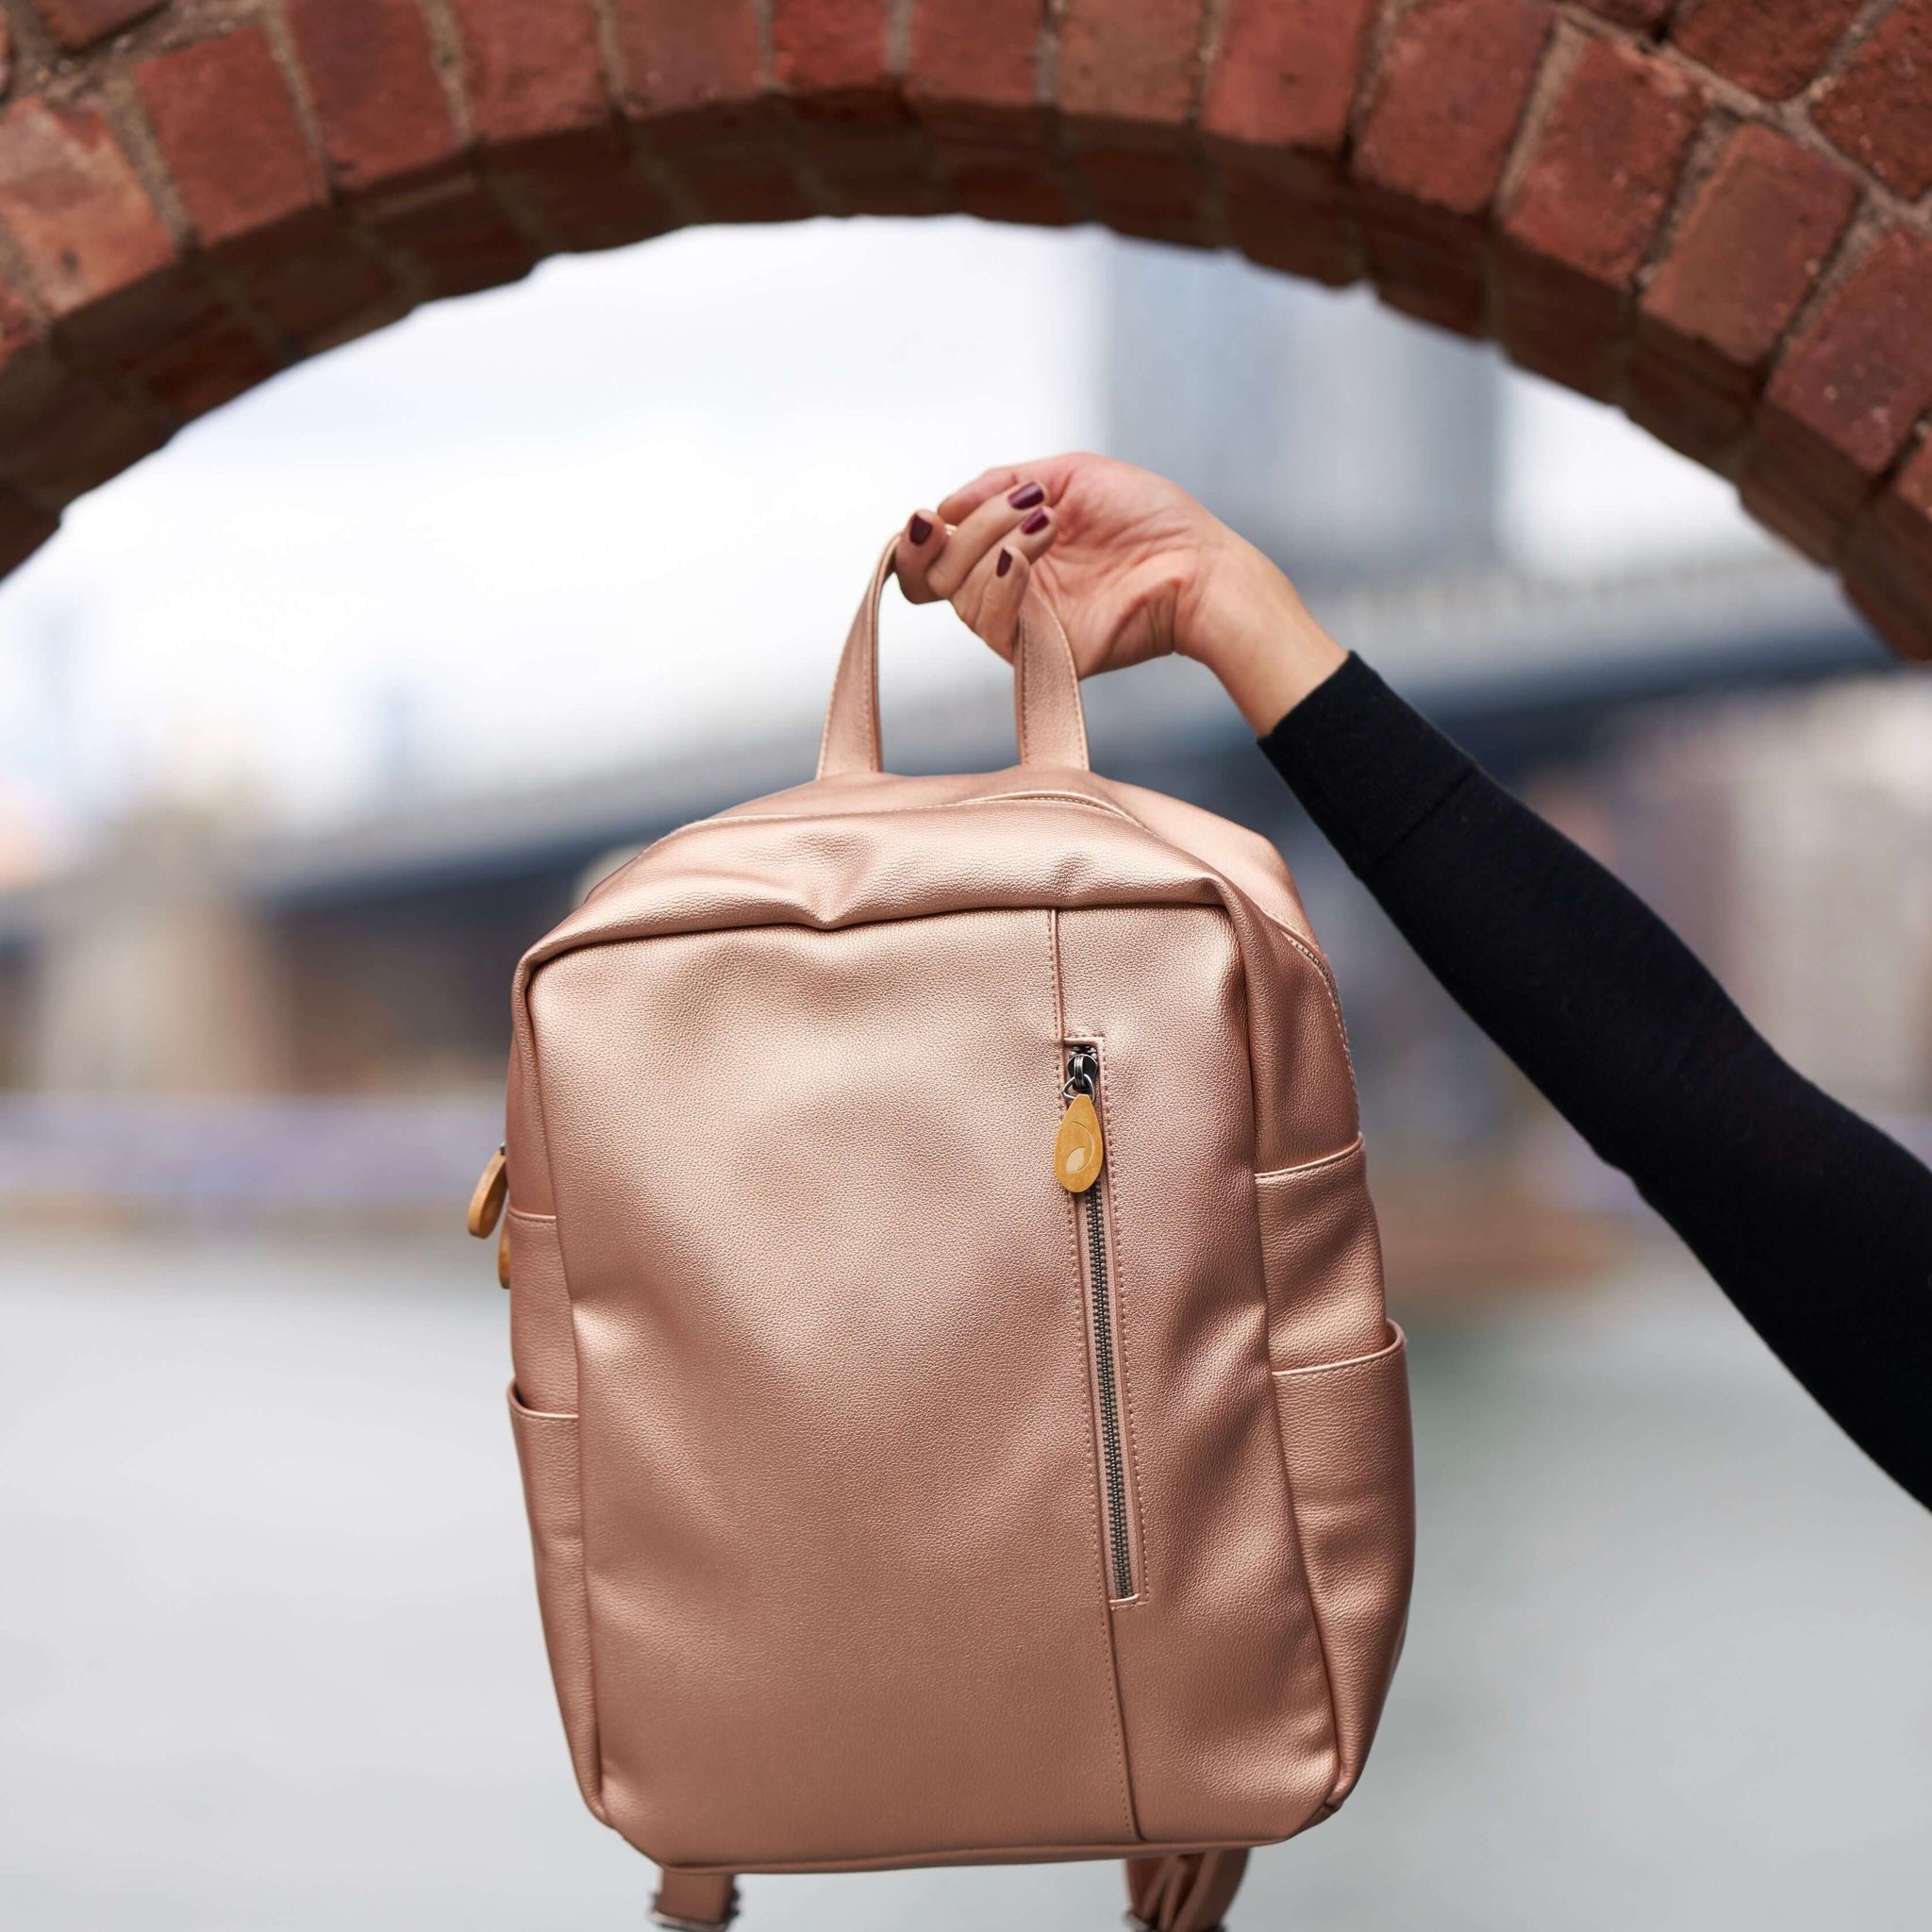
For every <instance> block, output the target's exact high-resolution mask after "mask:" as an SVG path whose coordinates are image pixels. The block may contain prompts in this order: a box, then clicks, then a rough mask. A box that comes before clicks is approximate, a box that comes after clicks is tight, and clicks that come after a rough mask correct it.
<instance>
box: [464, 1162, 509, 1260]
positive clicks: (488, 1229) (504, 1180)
mask: <svg viewBox="0 0 1932 1932" xmlns="http://www.w3.org/2000/svg"><path fill="white" fill-rule="evenodd" d="M508 1199H509V1157H508V1155H507V1154H506V1153H505V1152H504V1150H503V1149H502V1148H501V1147H499V1148H498V1149H497V1150H496V1152H495V1153H494V1154H492V1155H491V1157H490V1159H489V1161H488V1163H487V1164H486V1165H485V1167H484V1169H483V1172H482V1174H480V1175H479V1176H478V1178H477V1181H476V1191H475V1193H474V1194H472V1195H471V1196H470V1211H469V1213H468V1214H467V1215H466V1216H465V1217H464V1221H463V1224H464V1226H466V1227H467V1228H468V1229H469V1230H470V1232H471V1233H472V1234H473V1235H475V1237H476V1239H477V1240H478V1241H488V1240H489V1239H490V1237H491V1235H492V1234H494V1233H495V1232H496V1224H497V1222H498V1221H499V1220H500V1219H501V1218H502V1215H503V1204H504V1203H505V1202H506V1201H507V1200H508Z"/></svg>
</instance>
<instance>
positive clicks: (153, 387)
mask: <svg viewBox="0 0 1932 1932" xmlns="http://www.w3.org/2000/svg"><path fill="white" fill-rule="evenodd" d="M157 295H158V297H159V299H155V298H154V297H148V296H144V297H143V299H142V305H141V309H140V312H139V313H138V314H133V315H129V316H126V317H125V318H118V319H117V318H112V317H109V316H103V317H101V318H100V319H99V324H98V326H91V325H92V324H93V322H94V318H92V317H79V318H76V319H75V324H74V325H73V326H72V327H71V328H70V329H69V330H67V331H65V332H64V335H63V340H65V341H71V342H75V343H78V344H80V345H82V346H83V347H84V348H86V349H87V351H88V352H89V353H90V354H91V355H92V357H93V358H95V359H97V360H98V361H100V362H102V363H104V364H105V363H111V364H112V366H113V367H114V368H115V369H116V370H117V371H118V372H119V373H120V374H121V375H125V376H127V377H129V378H131V379H132V380H133V381H135V382H138V383H140V384H141V386H142V389H144V390H145V391H147V393H148V394H149V395H151V396H152V397H153V398H154V399H155V401H156V402H157V403H158V404H159V405H160V407H161V408H163V409H164V410H166V412H167V413H168V415H169V416H171V417H173V418H174V420H175V422H177V423H187V422H190V421H192V419H193V418H194V417H196V416H205V415H206V414H207V413H208V411H209V410H210V409H217V408H221V406H222V405H223V404H224V403H229V402H233V401H234V399H235V398H236V397H237V396H239V395H241V394H242V393H243V392H244V391H248V390H251V389H253V388H254V387H255V386H256V384H257V383H258V382H266V381H267V380H268V378H269V377H270V376H271V375H275V373H276V371H277V370H279V369H280V368H281V366H282V365H281V363H280V362H279V361H278V360H277V359H276V358H275V356H274V355H273V354H271V352H270V351H269V350H268V349H267V348H266V347H265V346H264V345H263V344H262V343H261V341H259V340H258V338H257V337H256V335H255V334H254V332H253V331H252V330H251V329H250V328H249V327H248V326H247V325H246V324H244V323H243V322H242V321H241V320H240V318H239V317H237V316H236V315H235V314H234V313H232V311H230V310H229V309H228V308H226V307H225V305H224V304H223V303H222V302H221V300H220V299H219V298H218V297H217V296H216V295H215V294H214V293H213V292H212V291H209V290H207V289H204V288H202V287H200V286H199V285H197V284H196V283H195V282H194V281H193V280H192V279H191V277H189V276H188V275H175V276H172V277H170V278H169V284H168V287H167V289H166V290H165V291H157Z"/></svg>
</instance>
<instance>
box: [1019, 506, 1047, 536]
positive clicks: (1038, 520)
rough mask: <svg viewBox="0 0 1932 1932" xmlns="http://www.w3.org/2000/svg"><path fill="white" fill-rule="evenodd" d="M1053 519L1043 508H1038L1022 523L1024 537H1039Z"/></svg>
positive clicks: (1021, 528) (1021, 532) (1021, 529)
mask: <svg viewBox="0 0 1932 1932" xmlns="http://www.w3.org/2000/svg"><path fill="white" fill-rule="evenodd" d="M1052 521H1053V519H1052V518H1051V517H1049V516H1048V515H1047V513H1046V512H1045V511H1044V510H1043V509H1037V510H1035V511H1034V512H1033V514H1032V515H1031V516H1030V517H1028V518H1027V519H1026V521H1025V522H1024V524H1022V525H1020V534H1021V536H1023V537H1037V536H1039V535H1040V533H1041V531H1042V530H1043V529H1045V528H1046V526H1047V525H1048V524H1049V523H1051V522H1052Z"/></svg>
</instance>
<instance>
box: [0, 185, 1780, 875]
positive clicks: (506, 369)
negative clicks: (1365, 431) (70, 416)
mask: <svg viewBox="0 0 1932 1932" xmlns="http://www.w3.org/2000/svg"><path fill="white" fill-rule="evenodd" d="M1120 245H1122V244H1119V243H1116V242H1112V241H1110V240H1109V239H1108V238H1106V237H1103V236H1099V235H1094V234H1081V235H1073V236H1068V235H1054V234H1042V233H1034V232H1028V231H1024V230H1014V229H1002V228H994V227H984V226H979V225H974V224H970V223H966V222H946V223H904V224H902V223H891V222H852V223H845V224H833V223H813V224H808V225H796V226H790V227H782V228H773V229H756V230H747V229H711V230H700V231H694V232H691V233H686V234H683V235H679V236H675V237H672V238H669V239H667V240H664V241H661V242H652V243H649V244H646V245H645V246H643V247H641V248H636V249H631V250H627V251H625V252H623V253H620V254H615V255H604V256H592V257H587V258H571V259H561V260H558V261H554V262H552V263H549V264H547V265H546V266H545V267H543V268H542V269H541V270H540V271H539V272H538V273H537V274H536V275H533V276H532V277H531V278H530V279H529V280H528V281H526V282H525V283H523V284H521V285H519V286H517V287H515V288H513V289H508V290H503V291H495V292H492V293H491V294H488V295H483V296H477V297H473V298H470V299H469V300H466V301H462V302H457V303H447V304H443V305H441V307H439V308H432V309H426V310H425V311H423V312H421V313H419V314H417V315H415V316H413V317H411V318H410V319H409V320H408V321H407V322H405V323H403V324H401V325H398V326H396V327H393V328H391V329H387V330H384V331H383V332H382V333H380V334H379V335H376V336H375V337H372V338H370V339H368V340H366V341H361V342H358V343H354V344H352V345H350V346H349V347H347V348H345V349H342V350H339V351H337V352H336V353H334V354H332V355H329V356H326V357H324V358H321V359H320V360H318V361H316V362H313V363H310V364H308V365H307V366H305V367H303V368H301V369H298V370H295V371H292V372H291V373H290V374H288V375H283V376H281V377H279V378H278V379H277V380H275V382H273V383H271V384H269V385H268V386H267V387H266V388H264V389H262V390H259V391H256V392H255V393H254V394H252V395H249V396H246V397H244V398H242V400H241V401H240V402H238V403H235V404H232V405H230V406H229V407H228V408H225V409H224V410H222V411H220V412H218V413H217V414H216V415H215V416H213V417H211V418H209V419H208V420H207V421H205V422H203V423H200V424H197V425H194V426H193V427H192V428H191V429H189V430H188V431H186V432H185V433H184V434H183V435H182V436H180V437H179V438H178V439H177V440H176V441H175V442H174V443H173V444H172V445H171V446H170V447H169V448H168V449H166V450H165V451H163V452H161V453H160V454H159V455H158V457H156V458H150V459H149V460H148V461H147V462H145V463H142V465H140V466H139V467H138V468H137V469H136V470H134V471H133V472H131V473H130V474H129V475H126V476H125V477H123V478H120V479H118V480H117V481H116V482H114V483H112V484H110V485H109V486H108V487H107V488H106V489H104V490H102V491H97V492H96V493H95V494H94V495H92V497H89V498H87V499H85V500H83V501H82V502H81V503H79V504H77V505H75V507H74V508H72V509H71V510H70V511H69V513H68V517H67V521H66V525H65V526H64V527H63V529H62V530H61V532H60V534H59V535H58V537H56V538H55V540H54V541H53V542H52V543H50V544H49V545H48V546H47V547H46V549H45V550H43V551H42V553H41V554H40V555H39V556H38V557H37V558H34V559H33V560H32V561H31V562H30V563H29V564H28V565H27V566H26V567H25V568H24V569H23V570H21V571H20V572H19V573H17V574H16V575H15V576H14V577H13V578H12V579H10V580H9V581H8V583H7V584H6V585H5V586H4V587H0V774H4V775H0V869H5V860H4V848H5V847H6V846H7V845H8V843H9V842H10V843H12V844H13V845H15V846H16V847H17V846H18V845H19V843H20V841H21V838H22V836H23V834H24V831H25V828H26V827H28V826H40V827H42V828H43V829H49V830H52V831H55V832H58V831H59V830H60V829H61V828H62V826H63V824H64V825H67V826H69V827H71V826H72V825H73V824H76V823H79V822H80V821H82V820H84V819H86V818H89V817H98V816H100V815H103V814H108V813H111V812H113V811H115V810H118V809H122V808H125V807H126V806H127V805H129V804H130V803H133V802H137V801H139V800H141V799H142V798H144V797H148V796H152V795H155V794H158V793H163V794H164V793H187V794H190V795H195V794H202V795H206V794H209V793H215V794H224V793H234V792H245V793H247V794H249V795H250V796H252V797H253V798H255V799H256V800H257V801H258V803H259V805H260V806H261V807H262V808H265V809H268V810H271V811H274V812H275V813H276V814H278V815H283V816H297V817H304V818H315V817H327V816H333V815H335V814H338V813H341V812H343V811H348V810H355V809H358V808H363V807H365V806H366V805H367V804H368V803H369V802H370V801H371V800H372V799H373V798H376V797H379V796H380V795H381V792H382V789H383V788H384V787H385V786H394V785H401V784H414V785H424V786H428V787H432V788H436V789H445V788H448V787H453V786H454V787H468V786H473V785H476V784H487V783H489V782H491V779H492V777H493V776H494V775H496V774H505V775H508V776H514V777H516V778H518V779H538V780H540V779H542V778H546V777H549V776H553V775H558V774H564V773H568V772H571V771H575V770H581V769H585V768H589V767H594V766H598V765H608V764H610V763H613V762H618V761H621V760H624V759H625V758H635V757H637V756H640V755H648V754H649V753H651V752H652V751H654V750H656V749H658V748H660V747H662V746H664V745H666V744H669V743H672V742H678V741H682V742H687V743H688V742H691V741H692V740H693V739H695V738H697V737H699V736H700V735H702V734H703V733H706V732H712V731H717V730H719V729H725V728H729V727H730V724H731V721H732V720H734V719H738V718H742V717H745V716H746V715H757V716H764V717H769V716H771V715H774V714H775V713H776V712H777V711H779V710H780V709H790V708H796V707H798V706H800V705H804V704H816V703H817V702H818V699H819V695H820V692H821V691H822V690H823V688H824V685H825V684H826V682H827V681H828V679H829V675H830V669H831V661H832V654H833V653H834V651H835V650H836V648H837V644H838V641H839V639H840V638H841V635H842V632H843V627H844V623H845V620H846V618H847V616H848V615H849V610H850V607H851V605H852V603H853V601H854V599H855V597H856V595H857V592H858V589H859V588H860V586H861V584H862V581H863V578H864V575H865V573H866V570H867V568H868V566H869V564H870V561H871V558H872V556H873V554H874V551H875V549H876V546H877V544H878V542H879V541H881V540H882V538H883V535H884V533H885V532H886V531H887V530H888V529H889V528H890V527H891V525H893V523H894V522H895V521H896V520H897V519H898V518H900V517H901V516H903V515H904V513H905V512H906V510H907V509H908V508H909V507H910V505H911V503H912V501H913V500H914V499H915V498H920V499H924V500H926V501H930V500H932V499H934V498H935V497H937V496H938V495H940V494H941V493H943V491H945V490H946V489H947V488H948V487H950V486H951V485H952V484H953V483H955V482H957V481H958V480H960V479H962V478H963V477H965V476H966V475H971V474H973V473H974V471H976V470H977V469H979V468H980V467H982V466H983V465H984V464H986V463H989V462H992V461H996V460H1004V459H1009V458H1018V457H1024V456H1025V455H1028V454H1039V453H1042V452H1044V451H1047V450H1051V449H1055V448H1059V447H1065V446H1069V445H1090V446H1091V445H1094V444H1098V443H1102V442H1104V441H1105V437H1106V417H1105V413H1104V406H1103V397H1102V394H1101V391H1100V384H1099V378H1098V371H1099V367H1100V362H1101V357H1102V353H1103V347H1104V322H1105V317H1104V300H1105V278H1104V276H1103V275H1102V274H1101V273H1100V270H1101V268H1102V267H1103V265H1104V251H1105V250H1107V249H1108V248H1111V247H1116V246H1120ZM1224 272H1225V271H1224ZM1324 299H1331V300H1336V301H1340V302H1344V303H1346V302H1354V303H1357V304H1360V305H1364V307H1365V308H1366V305H1368V304H1370V303H1371V302H1372V299H1373V298H1372V297H1370V296H1369V295H1368V294H1367V293H1366V291H1353V292H1351V293H1349V294H1346V295H1342V296H1339V297H1329V298H1324ZM1506 451H1507V461H1506V479H1507V480H1506V491H1505V528H1506V532H1507V541H1508V543H1509V545H1510V548H1511V550H1512V552H1513V553H1514V554H1515V556H1516V557H1517V558H1518V560H1520V561H1521V562H1523V563H1524V566H1525V567H1526V568H1530V569H1535V570H1539V571H1571V572H1574V571H1582V572H1591V571H1596V570H1602V569H1613V568H1621V567H1624V566H1627V565H1629V564H1631V563H1632V562H1641V561H1643V560H1646V559H1650V558H1665V557H1669V556H1678V555H1684V554H1687V553H1689V554H1696V553H1702V552H1706V551H1710V550H1716V549H1730V548H1735V547H1737V546H1739V545H1740V544H1744V543H1749V542H1752V541H1755V540H1754V539H1753V538H1752V536H1751V535H1750V532H1749V526H1748V525H1746V524H1745V523H1744V522H1743V520H1742V518H1741V516H1740V513H1739V512H1738V511H1737V509H1736V508H1735V507H1734V505H1733V503H1732V501H1731V498H1730V494H1729V492H1728V491H1727V490H1726V489H1725V488H1724V486H1723V485H1722V484H1720V483H1718V482H1717V481H1716V480H1715V479H1713V478H1711V477H1708V476H1707V475H1705V474H1704V473H1703V472H1701V471H1699V470H1697V469H1695V468H1694V467H1692V466H1691V465H1690V464H1688V463H1686V462H1684V461H1683V460H1682V459H1680V458H1676V457H1674V456H1673V455H1671V454H1670V453H1669V452H1668V451H1665V450H1664V449H1662V448H1661V447H1660V446H1659V445H1657V444H1656V443H1655V442H1653V441H1651V440H1650V439H1648V438H1647V437H1645V436H1643V435H1642V434H1641V432H1639V431H1637V430H1635V429H1633V428H1631V427H1630V426H1629V425H1626V424H1624V422H1622V421H1621V419H1619V418H1617V417H1616V416H1614V415H1613V414H1611V413H1610V412H1608V411H1607V410H1604V409H1600V408H1596V407H1595V406H1593V405H1591V404H1588V403H1584V402H1581V401H1579V400H1577V399H1575V398H1573V397H1569V396H1567V395H1565V394H1563V393H1562V392H1560V391H1556V390H1554V389H1552V388H1550V387H1549V386H1547V385H1545V384H1541V383H1537V382H1533V381H1529V380H1526V379H1525V380H1518V381H1514V382H1512V384H1511V385H1510V389H1509V392H1508V404H1507V431H1506ZM902 620H903V621H902V622H901V624H900V625H899V628H898V630H897V632H896V633H895V642H894V648H893V651H892V653H891V656H892V675H893V676H894V677H895V678H896V679H898V680H900V681H901V684H902V686H903V685H912V684H918V683H926V684H931V683H933V682H936V681H941V682H942V681H945V680H949V679H958V678H967V677H991V676H993V675H997V674H996V669H995V667H993V666H992V664H991V659H990V658H986V657H985V654H983V653H979V652H977V651H976V650H975V649H974V648H973V647H971V646H970V645H969V644H968V643H967V641H964V640H963V638H954V637H948V636H947V635H946V632H945V629H944V628H943V626H944V625H946V624H948V623H949V620H944V619H941V618H940V617H938V616H936V615H935V614H934V613H930V612H923V613H918V614H917V618H916V619H914V618H913V617H912V616H911V615H910V614H905V613H902ZM9 823H10V824H11V825H12V827H13V828H14V830H13V835H12V837H11V839H10V840H9V839H8V836H7V835H6V833H5V831H4V827H5V826H6V825H7V824H9Z"/></svg>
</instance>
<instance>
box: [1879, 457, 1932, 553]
mask: <svg viewBox="0 0 1932 1932" xmlns="http://www.w3.org/2000/svg"><path fill="white" fill-rule="evenodd" d="M1872 514H1873V521H1874V523H1875V524H1876V525H1878V527H1879V528H1880V529H1883V530H1886V531H1888V532H1889V533H1890V536H1891V538H1892V539H1893V541H1894V542H1895V543H1896V545H1897V547H1898V549H1899V550H1900V552H1901V553H1903V554H1906V555H1908V556H1910V557H1911V558H1914V559H1915V560H1916V562H1917V563H1918V565H1919V566H1920V568H1921V569H1922V570H1923V571H1924V574H1925V581H1926V582H1927V584H1928V585H1932V438H1928V439H1925V440H1924V441H1921V442H1920V444H1919V446H1918V448H1917V449H1916V450H1914V451H1913V453H1912V455H1911V456H1910V458H1908V459H1907V461H1906V462H1905V463H1903V464H1902V465H1900V468H1899V473H1898V475H1896V476H1894V477H1893V478H1892V479H1891V484H1890V488H1889V489H1888V490H1887V491H1885V492H1884V494H1883V495H1881V496H1880V497H1879V499H1878V501H1877V502H1876V503H1875V504H1874V506H1873V512H1872Z"/></svg>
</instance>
